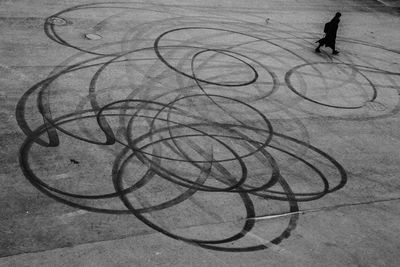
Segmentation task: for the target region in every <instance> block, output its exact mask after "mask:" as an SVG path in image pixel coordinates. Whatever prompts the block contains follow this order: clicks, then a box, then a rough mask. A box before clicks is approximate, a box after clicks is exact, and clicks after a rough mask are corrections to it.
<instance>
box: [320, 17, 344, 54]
mask: <svg viewBox="0 0 400 267" xmlns="http://www.w3.org/2000/svg"><path fill="white" fill-rule="evenodd" d="M339 22H340V19H338V18H333V19H332V20H331V21H330V22H328V23H327V25H326V26H325V29H326V31H325V33H326V34H325V37H324V38H322V39H320V40H318V41H317V43H320V45H325V46H326V47H330V48H332V49H335V43H336V34H337V30H338V26H339Z"/></svg>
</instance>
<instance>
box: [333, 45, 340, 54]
mask: <svg viewBox="0 0 400 267" xmlns="http://www.w3.org/2000/svg"><path fill="white" fill-rule="evenodd" d="M332 54H333V55H337V54H339V51H337V50H336V49H335V45H333V46H332Z"/></svg>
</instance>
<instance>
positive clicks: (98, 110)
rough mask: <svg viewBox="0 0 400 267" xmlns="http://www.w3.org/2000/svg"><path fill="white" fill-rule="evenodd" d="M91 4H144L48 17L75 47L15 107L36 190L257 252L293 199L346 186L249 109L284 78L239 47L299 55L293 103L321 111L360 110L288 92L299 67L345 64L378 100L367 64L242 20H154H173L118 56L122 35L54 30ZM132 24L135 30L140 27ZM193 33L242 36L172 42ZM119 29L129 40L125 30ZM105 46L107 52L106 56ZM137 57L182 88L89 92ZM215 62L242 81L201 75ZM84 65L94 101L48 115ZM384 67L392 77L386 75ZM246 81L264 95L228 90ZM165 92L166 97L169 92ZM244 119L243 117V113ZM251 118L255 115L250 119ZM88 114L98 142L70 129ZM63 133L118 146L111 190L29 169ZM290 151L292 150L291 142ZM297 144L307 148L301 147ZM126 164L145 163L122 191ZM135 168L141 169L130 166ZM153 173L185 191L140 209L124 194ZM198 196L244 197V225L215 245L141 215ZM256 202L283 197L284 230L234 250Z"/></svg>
mask: <svg viewBox="0 0 400 267" xmlns="http://www.w3.org/2000/svg"><path fill="white" fill-rule="evenodd" d="M96 9H118V10H120V9H122V10H124V11H125V12H127V13H129V12H136V11H137V10H140V8H139V7H138V6H130V5H129V4H127V3H123V2H121V3H102V4H89V5H81V6H76V7H72V8H69V9H66V10H63V11H61V12H59V13H57V14H54V15H52V16H50V17H49V18H47V20H46V22H45V24H44V31H45V33H46V34H47V36H48V37H49V38H50V39H51V40H53V41H55V42H57V43H58V44H60V45H63V46H67V47H69V48H73V49H76V50H78V53H79V54H78V55H77V56H76V58H73V59H71V60H70V61H66V63H67V64H66V65H65V64H64V65H62V66H61V65H60V67H57V68H55V69H54V71H53V72H52V73H51V74H50V75H49V76H48V77H47V78H46V79H44V80H43V81H41V82H39V83H37V84H36V85H34V86H32V87H31V88H30V89H29V90H27V91H26V93H25V94H24V95H23V96H22V98H21V99H20V101H19V103H18V106H17V111H16V115H17V120H18V123H19V126H20V127H21V129H22V130H23V132H24V133H25V134H26V136H27V137H26V140H25V141H24V143H23V144H22V146H21V149H20V154H19V159H20V166H21V169H22V170H23V173H24V175H25V176H26V178H27V179H28V180H29V181H30V182H31V183H32V185H33V186H35V187H36V188H37V189H38V190H39V191H41V192H42V193H44V194H46V195H47V196H49V197H51V198H53V199H55V200H57V201H59V202H61V203H63V204H66V205H69V206H72V207H75V208H78V209H84V210H87V211H92V212H99V213H107V214H132V215H134V216H135V217H136V218H137V219H139V220H140V221H142V222H143V223H144V224H146V225H147V226H149V227H151V228H152V229H154V230H156V231H158V232H160V233H162V234H164V235H167V236H169V237H171V238H174V239H177V240H181V241H184V242H187V243H190V244H194V245H197V246H200V247H203V248H207V249H212V250H220V251H228V252H243V251H255V250H261V249H265V248H267V247H268V246H269V245H270V244H279V243H280V242H281V241H282V240H283V239H285V238H288V237H289V236H290V234H291V232H292V231H293V230H294V229H295V227H296V225H297V222H298V218H299V214H298V212H299V206H298V205H299V202H307V201H312V200H316V199H320V198H322V197H324V196H325V195H326V194H329V193H332V192H334V191H337V190H339V189H341V188H342V187H343V186H344V185H345V184H346V181H347V174H346V171H345V169H344V168H343V167H342V165H341V164H340V163H339V162H338V161H336V160H335V159H334V158H333V157H332V156H330V155H328V154H327V153H326V152H324V151H322V150H321V149H319V148H317V147H315V146H313V145H312V144H310V143H309V142H308V141H307V140H299V139H297V138H296V137H294V136H291V135H290V134H287V133H283V132H278V131H277V130H276V129H275V127H274V123H273V122H272V121H271V120H270V119H269V118H268V113H267V112H266V111H264V110H260V105H259V104H253V103H255V102H257V101H265V103H266V104H265V105H269V104H268V98H269V97H270V96H272V95H273V94H274V93H276V91H277V90H278V88H279V87H280V80H281V78H278V76H277V74H276V73H275V72H274V71H273V70H272V68H270V67H267V66H266V65H265V64H264V63H262V62H261V61H260V60H259V59H257V58H254V57H253V56H252V53H248V54H246V51H249V52H254V51H251V49H248V50H246V48H245V46H246V44H247V43H253V44H254V43H255V44H264V45H266V46H269V47H274V49H277V50H283V51H285V52H286V53H288V54H290V55H291V56H293V57H295V58H296V60H298V61H300V62H303V63H301V64H299V65H297V66H295V67H294V68H292V69H289V70H288V71H287V72H286V75H285V77H284V82H286V85H287V86H288V88H289V89H290V90H291V91H293V92H294V93H295V94H296V95H298V96H300V99H301V98H303V101H304V100H305V101H310V102H312V103H313V104H316V105H322V106H324V107H325V108H343V109H357V108H362V106H363V104H360V105H356V106H337V105H333V104H327V103H322V102H321V101H319V100H314V99H312V98H311V97H308V96H305V95H303V93H302V92H301V90H298V89H297V88H295V86H294V84H293V81H292V78H293V77H294V76H296V75H299V74H298V73H297V72H298V70H299V69H300V68H303V67H311V68H314V69H315V71H316V72H318V71H319V70H318V68H317V67H318V66H317V65H318V64H319V65H322V64H330V65H331V66H332V65H335V66H339V67H342V66H344V67H350V68H352V70H354V71H355V72H357V73H361V75H362V76H363V77H364V78H365V79H366V80H367V82H368V83H369V85H370V86H371V88H372V91H371V92H372V93H371V92H370V93H369V97H370V99H368V101H370V102H371V101H374V100H375V99H376V97H377V89H376V87H375V85H374V83H373V81H371V80H370V79H369V78H368V77H367V76H366V75H365V74H363V73H362V71H361V70H366V69H367V70H368V71H371V68H370V67H366V66H359V65H354V64H353V65H351V64H347V63H337V62H336V63H334V62H331V61H326V62H319V63H318V62H317V63H312V62H309V61H307V60H306V59H305V58H304V57H303V56H300V55H299V54H297V53H296V52H293V51H292V50H291V49H289V48H286V47H285V46H284V45H282V43H278V42H277V41H274V40H275V39H274V38H277V37H276V36H274V31H269V32H268V33H269V34H270V35H269V37H268V38H267V37H263V35H262V32H261V30H260V27H259V25H258V26H257V31H258V32H257V34H254V35H251V34H249V32H250V31H249V28H248V27H253V26H254V27H256V26H255V25H253V24H251V23H249V24H246V23H244V22H241V21H236V23H232V24H231V25H230V24H229V23H224V22H223V21H222V22H221V23H220V24H218V23H217V21H218V19H217V18H215V17H214V18H202V19H200V18H199V19H197V20H196V19H194V21H195V22H194V23H193V21H192V22H191V23H189V22H187V21H190V18H187V17H184V18H177V19H175V20H176V21H178V22H182V23H185V22H187V24H183V26H180V27H176V26H175V25H177V23H172V22H173V21H174V19H170V20H165V22H163V21H161V22H160V24H162V23H166V25H168V23H169V22H171V21H172V22H171V23H170V25H171V26H168V28H167V29H166V30H163V31H162V32H159V33H158V36H156V37H155V38H153V39H152V41H153V46H141V47H140V45H141V44H140V41H136V40H135V39H132V38H131V39H129V40H128V41H129V42H128V41H127V40H124V41H123V42H121V44H122V46H123V49H122V51H117V52H113V49H114V48H112V49H111V47H115V45H118V44H119V43H118V42H112V43H109V44H104V45H100V46H98V47H94V48H87V47H82V46H79V45H77V44H72V42H69V41H68V40H66V39H65V38H63V37H62V34H60V33H59V32H58V31H59V30H60V29H61V28H62V27H70V26H71V25H73V21H72V22H71V21H69V20H68V19H66V18H67V17H68V14H69V13H71V12H78V11H79V12H84V11H87V10H91V11H93V10H96ZM142 9H143V10H146V11H148V12H162V11H161V10H160V8H159V9H156V8H155V7H152V6H150V5H149V6H147V5H146V6H145V7H142ZM203 24H204V26H203ZM154 25H155V24H149V25H146V24H143V25H139V26H138V27H137V28H138V29H140V27H142V28H143V29H145V30H146V29H149V30H152V29H153V28H155V26H154ZM156 25H158V24H156ZM181 25H182V24H181ZM212 25H215V26H212ZM241 25H242V26H241ZM243 25H244V26H243ZM246 27H247V28H246ZM161 28H162V29H164V28H163V27H161ZM135 30H137V29H136V28H135ZM132 31H133V30H132ZM198 32H201V33H202V34H204V33H209V34H210V39H212V38H216V37H215V36H219V35H226V36H228V37H232V38H233V39H236V38H237V39H243V40H244V41H243V43H240V42H238V44H232V43H229V42H228V41H227V42H228V43H226V44H223V45H221V44H218V45H210V44H209V43H210V42H209V41H204V44H202V42H201V41H202V40H195V41H192V40H189V41H188V43H183V44H182V43H180V44H173V41H171V40H174V38H176V37H177V36H191V35H192V36H193V35H194V36H196V34H197V33H198ZM185 34H187V35H185ZM126 36H128V37H129V32H128V33H127V35H126ZM138 36H139V33H138ZM128 37H127V38H128ZM104 39H105V38H104ZM286 42H287V44H288V47H291V45H292V43H291V42H292V41H291V39H290V38H288V39H287V40H286ZM136 43H138V44H136ZM171 43H172V44H171ZM130 44H134V45H132V47H134V48H133V49H125V48H126V47H129V45H130ZM135 45H136V46H135ZM138 46H139V47H138ZM107 48H110V50H109V51H107ZM142 53H144V54H146V55H147V54H153V55H154V58H153V60H154V61H155V62H157V67H158V69H161V70H162V71H163V72H165V73H170V74H171V73H174V75H175V76H176V80H177V83H178V84H179V83H181V85H182V87H180V88H178V89H176V90H169V89H167V88H166V89H165V93H162V94H161V95H157V94H151V93H150V92H144V91H143V90H142V91H141V92H140V93H137V92H136V91H135V92H132V93H131V94H130V95H129V96H128V98H124V99H119V100H115V101H114V100H113V101H110V102H108V103H100V102H99V101H98V99H97V95H96V90H97V85H98V83H99V79H100V78H101V77H102V75H103V73H104V72H105V71H107V70H108V69H110V68H113V66H115V65H117V64H125V63H126V64H132V65H130V66H133V65H134V64H136V61H135V57H139V58H140V55H141V54H142ZM393 53H396V52H395V51H394V52H393ZM182 54H184V55H190V56H189V59H187V57H186V58H185V59H184V60H183V58H182V61H179V60H178V61H177V60H176V59H174V60H171V58H173V57H179V56H180V55H182ZM83 56H85V59H83V60H80V57H83ZM216 58H217V59H218V58H223V59H225V61H228V62H230V63H231V64H234V66H236V67H237V68H239V70H240V72H244V73H245V75H241V74H238V75H237V77H239V78H238V79H231V77H233V76H235V75H233V76H232V75H231V76H229V75H228V76H229V79H227V78H226V79H224V77H225V76H224V75H217V74H216V75H215V76H213V75H212V74H209V73H208V74H205V73H207V72H206V70H207V62H213V61H214V62H218V61H217V60H215V59H216ZM77 60H80V61H77ZM277 60H278V61H279V60H280V59H279V58H278V59H277ZM70 62H73V63H70ZM182 62H183V63H182ZM137 64H140V62H139V63H137ZM185 64H186V65H185ZM183 65H185V67H184V66H183ZM350 65H351V66H350ZM214 68H215V66H214ZM222 68H223V67H222ZM89 69H90V70H95V73H94V75H93V76H92V77H91V78H90V85H89V93H88V99H89V101H90V108H87V109H81V110H78V111H76V112H69V113H66V114H64V115H61V116H57V117H53V114H54V112H55V110H56V107H55V106H52V104H51V96H52V93H51V90H54V89H51V88H52V87H53V86H54V84H55V83H57V80H59V79H61V78H63V76H66V75H75V74H76V73H79V72H84V71H86V70H89ZM216 69H217V70H215V69H214V70H212V71H211V72H212V73H214V72H218V68H216ZM233 71H234V70H233ZM372 71H381V72H385V71H383V70H378V69H372ZM386 74H388V75H398V74H397V73H389V72H388V71H386ZM128 75H129V74H128ZM243 77H244V78H243ZM133 79H135V78H133ZM249 86H254V87H255V88H256V89H257V90H258V91H257V92H258V94H259V95H258V96H253V95H250V96H248V95H245V94H244V93H243V94H239V96H236V95H235V92H245V91H246V90H247V88H248V87H249ZM260 88H261V89H260ZM110 90H111V89H110ZM132 90H133V91H134V90H136V89H132ZM157 90H159V89H157ZM232 92H233V93H232ZM288 92H289V91H288ZM293 92H292V93H293ZM289 93H290V92H289ZM36 94H37V98H36V102H37V107H38V110H39V113H40V115H41V116H42V117H43V121H44V123H43V124H42V125H41V126H40V127H38V128H36V129H31V128H30V126H29V122H28V119H27V118H26V116H27V114H26V112H27V111H26V105H27V101H28V99H31V98H33V96H34V95H36ZM168 95H170V97H166V96H168ZM298 101H300V100H298ZM242 114H249V116H245V115H242ZM248 117H251V119H250V120H249V119H247V118H248ZM84 120H90V121H92V122H96V124H97V125H98V127H99V129H101V132H102V136H103V141H100V140H97V139H96V138H90V137H87V136H86V137H84V136H83V135H81V134H79V133H76V131H72V130H71V131H70V130H68V125H69V124H71V123H74V122H75V123H79V122H80V121H84ZM115 120H118V121H119V125H117V126H116V123H115ZM138 129H140V130H138ZM60 133H62V134H63V135H65V136H67V137H68V138H72V139H76V140H79V141H81V142H85V143H88V144H91V145H93V146H97V147H103V148H104V149H107V147H113V146H118V147H122V148H121V149H120V151H119V153H118V155H116V157H115V159H114V163H113V169H112V174H111V177H110V178H111V179H110V180H111V181H112V183H113V187H114V191H111V192H106V193H101V194H99V193H98V194H80V193H72V192H66V191H64V190H61V189H59V188H57V187H56V186H53V185H51V183H48V182H46V181H45V179H42V178H41V177H40V175H38V174H37V173H36V171H35V170H34V169H33V168H32V166H31V161H30V154H31V151H32V148H33V146H42V147H47V148H49V149H51V148H56V147H58V146H60V144H61V142H62V140H61V139H60V137H59V136H60ZM282 144H284V145H282ZM290 146H293V147H296V149H290V148H288V147H290ZM297 150H299V151H305V152H304V153H297V152H298V151H297ZM220 151H223V152H220ZM304 154H309V155H310V154H311V155H312V156H311V157H310V158H307V157H306V156H304V157H303V155H304ZM276 155H281V156H282V157H284V158H290V159H291V160H292V161H293V162H296V164H300V165H302V166H303V168H306V169H307V170H308V171H309V172H310V173H312V174H313V176H316V177H318V179H319V180H320V181H319V182H318V183H319V184H320V185H321V189H320V190H316V191H310V192H304V191H301V192H298V191H297V190H294V189H292V187H291V184H290V183H289V182H288V180H287V179H286V178H285V175H284V174H283V173H284V172H283V171H282V169H285V168H286V166H285V164H282V161H281V160H278V159H276ZM313 159H316V160H313ZM131 161H136V162H140V163H141V164H142V165H143V168H146V171H145V172H144V173H143V174H140V177H135V181H136V182H135V183H133V184H130V185H128V186H124V182H123V173H124V169H125V168H126V166H127V165H128V164H129V162H131ZM249 161H252V162H257V164H259V165H262V166H263V168H265V172H264V175H263V178H262V182H261V183H259V184H257V185H255V184H254V183H252V179H253V174H252V171H253V170H252V169H251V167H249V166H248V164H249ZM318 162H324V163H321V164H322V165H324V167H322V165H321V164H320V165H318ZM179 166H182V168H187V169H189V170H191V171H192V173H190V174H188V173H187V172H180V171H179V170H178V168H180V167H179ZM232 166H234V167H232ZM326 166H328V168H329V169H330V170H331V171H330V173H329V175H328V174H326V173H325V170H326ZM138 173H139V172H138ZM131 175H133V176H135V175H137V174H135V173H132V174H131ZM332 176H334V179H332ZM159 179H162V180H163V181H168V182H169V183H172V184H175V185H176V186H179V187H180V188H184V190H182V191H181V194H180V195H178V196H175V197H173V198H170V199H168V200H166V201H164V202H161V203H159V204H155V205H149V206H145V207H138V206H137V205H136V204H134V203H133V202H132V201H131V199H130V195H134V194H135V193H136V192H138V191H139V190H141V189H142V188H143V187H145V186H146V185H147V184H149V183H150V182H151V181H155V180H159ZM200 192H205V193H209V194H211V195H208V196H210V197H212V196H214V195H215V196H217V195H218V194H231V195H234V196H237V197H238V198H239V199H240V200H241V202H242V203H243V206H244V209H245V214H246V215H245V218H244V220H243V221H244V223H243V225H242V227H241V228H240V229H239V230H238V232H237V233H233V234H232V235H231V236H229V237H226V238H222V239H216V240H205V239H196V238H189V237H185V236H184V235H179V234H176V233H174V232H173V231H172V230H168V229H166V228H165V227H163V226H162V225H161V224H157V223H156V222H154V221H153V220H151V219H150V218H151V217H149V216H146V214H150V213H152V212H156V211H161V210H167V209H168V208H171V207H173V206H175V205H178V204H180V203H184V202H185V201H188V200H189V199H190V198H192V197H194V196H195V195H196V194H198V193H200ZM115 198H119V199H120V201H121V202H122V203H123V205H124V207H125V208H124V209H113V208H105V207H98V206H96V205H91V201H95V200H107V199H115ZM255 198H256V199H257V201H264V202H265V203H267V202H268V203H269V202H270V201H279V202H287V204H288V211H287V212H288V214H289V216H287V217H286V218H287V220H288V222H287V225H286V226H285V227H284V229H283V230H282V231H281V232H280V233H277V234H276V236H275V237H273V238H271V239H270V240H266V241H263V242H261V243H260V241H257V243H255V244H247V243H246V245H240V243H239V241H240V240H241V239H243V238H244V237H246V236H247V235H248V233H250V232H251V231H252V230H253V229H254V227H256V224H257V220H256V218H257V216H260V215H265V214H267V213H268V209H266V210H264V211H263V212H264V213H262V214H259V211H256V208H255V205H254V201H255V200H254V199H255ZM81 200H85V201H84V202H82V201H81ZM236 208H237V207H235V209H236ZM127 218H129V217H127ZM232 244H233V245H232ZM235 244H239V245H237V246H236V245H235Z"/></svg>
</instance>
